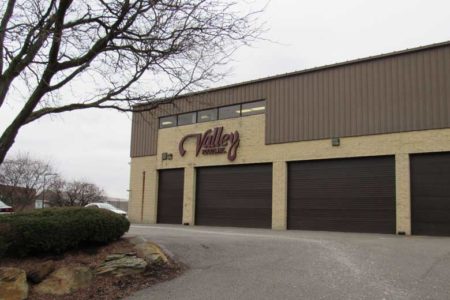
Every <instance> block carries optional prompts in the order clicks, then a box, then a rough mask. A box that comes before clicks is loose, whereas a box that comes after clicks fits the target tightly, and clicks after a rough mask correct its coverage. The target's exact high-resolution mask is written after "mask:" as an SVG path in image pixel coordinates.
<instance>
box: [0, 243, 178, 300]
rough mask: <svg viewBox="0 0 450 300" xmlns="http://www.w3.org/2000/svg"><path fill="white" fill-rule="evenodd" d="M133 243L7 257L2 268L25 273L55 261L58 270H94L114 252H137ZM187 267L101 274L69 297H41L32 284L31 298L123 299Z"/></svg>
mask: <svg viewBox="0 0 450 300" xmlns="http://www.w3.org/2000/svg"><path fill="white" fill-rule="evenodd" d="M133 251H134V249H133V244H131V243H130V242H129V241H128V239H126V238H122V239H120V240H118V241H116V242H113V243H111V244H109V245H106V246H98V247H88V248H82V249H78V250H73V251H69V252H66V253H65V254H64V255H60V256H41V257H27V258H3V259H0V266H1V267H15V268H20V269H24V270H25V271H28V270H32V269H36V268H39V265H40V264H41V263H43V262H45V261H48V260H52V261H53V262H54V264H55V269H58V268H60V267H63V266H79V265H84V266H88V267H90V268H92V269H94V268H95V267H97V266H98V265H99V264H101V263H102V262H103V261H104V260H105V258H106V256H108V255H109V254H113V253H130V252H133ZM184 270H185V267H184V266H183V265H182V264H180V263H178V262H175V261H171V262H170V264H155V263H154V264H151V265H149V266H148V267H147V269H146V270H145V271H144V273H142V274H135V275H127V276H122V277H115V276H113V275H111V274H104V275H97V276H95V277H94V279H93V280H92V283H91V285H90V286H89V287H87V288H84V289H80V290H78V291H76V292H74V293H72V294H69V295H65V296H53V295H52V296H49V295H39V294H37V293H34V292H33V289H32V288H31V284H30V293H29V296H28V299H31V300H44V299H45V300H47V299H50V298H51V299H57V300H59V299H61V300H69V299H70V300H71V299H74V300H75V299H76V300H85V299H86V300H88V299H89V300H93V299H95V300H96V299H108V300H109V299H121V298H123V297H126V296H128V295H131V294H132V293H133V292H135V291H138V290H141V289H144V288H146V287H149V286H151V285H154V284H156V283H159V282H162V281H166V280H170V279H173V278H175V277H177V276H178V275H180V274H181V273H182V272H183V271H184Z"/></svg>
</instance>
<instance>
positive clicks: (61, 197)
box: [42, 176, 67, 207]
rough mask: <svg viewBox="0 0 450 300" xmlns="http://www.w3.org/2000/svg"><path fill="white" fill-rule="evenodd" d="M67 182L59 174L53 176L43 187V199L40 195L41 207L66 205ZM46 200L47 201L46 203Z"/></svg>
mask: <svg viewBox="0 0 450 300" xmlns="http://www.w3.org/2000/svg"><path fill="white" fill-rule="evenodd" d="M66 187H67V182H66V181H65V180H64V179H62V178H61V177H60V176H57V177H55V178H54V179H53V180H52V181H51V182H50V183H49V184H48V185H47V187H46V189H45V199H44V197H42V198H43V199H42V201H43V203H42V207H46V206H47V204H49V205H50V206H66V202H67V196H66ZM46 202H47V203H46Z"/></svg>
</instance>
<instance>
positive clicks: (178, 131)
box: [130, 115, 450, 234]
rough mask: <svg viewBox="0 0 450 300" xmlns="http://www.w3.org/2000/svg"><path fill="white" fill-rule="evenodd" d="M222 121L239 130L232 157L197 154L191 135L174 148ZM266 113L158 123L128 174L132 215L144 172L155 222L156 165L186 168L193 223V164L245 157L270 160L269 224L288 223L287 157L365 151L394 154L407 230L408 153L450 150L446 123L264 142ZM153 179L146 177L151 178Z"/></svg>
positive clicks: (400, 214)
mask: <svg viewBox="0 0 450 300" xmlns="http://www.w3.org/2000/svg"><path fill="white" fill-rule="evenodd" d="M216 126H224V132H231V131H233V132H234V131H235V130H238V131H239V134H240V139H241V142H240V146H239V149H238V154H237V158H236V160H235V161H234V162H230V161H228V160H227V157H226V155H225V154H222V155H220V154H219V155H202V154H200V155H199V156H198V157H196V156H195V140H194V139H190V140H188V141H187V142H186V143H185V149H186V151H187V152H186V155H185V156H184V157H181V156H180V154H179V153H178V142H179V141H180V139H181V138H182V137H183V136H185V135H186V134H192V133H203V132H204V131H205V130H207V129H212V128H214V127H216ZM264 134H265V117H264V115H256V116H249V117H243V118H236V119H229V120H220V121H215V122H206V123H199V124H193V125H187V126H179V127H173V128H165V129H160V130H159V134H158V154H157V155H156V156H151V157H141V158H133V159H132V163H131V176H130V178H131V179H130V190H131V191H130V218H131V220H132V221H140V207H141V205H142V204H141V203H142V202H141V199H142V192H141V191H140V189H142V182H141V180H142V172H143V171H144V170H145V171H146V174H147V175H146V176H147V182H148V185H146V188H145V193H144V220H143V221H144V222H150V223H154V222H156V211H155V210H156V199H157V191H156V188H157V178H156V177H157V172H156V170H157V169H166V168H186V167H187V170H189V171H186V175H187V176H186V178H185V179H187V180H186V181H185V192H184V197H185V199H184V205H185V209H187V211H185V212H184V214H183V222H185V221H186V222H188V221H189V223H191V224H192V223H193V220H194V218H195V216H194V211H195V199H194V198H195V173H194V170H195V169H194V168H195V167H200V166H211V165H229V164H246V163H262V162H275V163H274V175H276V176H274V182H273V183H274V187H273V188H274V189H273V190H274V192H273V196H274V197H273V201H274V202H273V216H272V221H273V228H274V229H284V228H286V181H285V180H284V183H282V182H281V178H283V177H284V178H286V173H285V172H286V170H285V168H286V167H285V165H286V163H285V162H287V161H296V160H311V159H327V158H344V157H358V156H359V157H363V156H379V155H395V156H396V185H397V190H396V196H397V229H398V231H404V232H406V233H407V234H409V233H410V231H411V229H410V227H411V226H410V218H411V217H410V214H411V213H410V191H409V189H410V187H409V160H408V154H410V153H422V152H438V151H450V129H438V130H426V131H414V132H404V133H391V134H380V135H372V136H361V137H346V138H341V145H340V146H339V147H332V145H331V141H330V140H329V139H326V140H316V141H304V142H293V143H285V144H272V145H265V142H264V141H265V139H264ZM163 152H168V153H172V154H173V160H166V161H162V160H161V154H162V153H163ZM152 180H153V182H150V181H152Z"/></svg>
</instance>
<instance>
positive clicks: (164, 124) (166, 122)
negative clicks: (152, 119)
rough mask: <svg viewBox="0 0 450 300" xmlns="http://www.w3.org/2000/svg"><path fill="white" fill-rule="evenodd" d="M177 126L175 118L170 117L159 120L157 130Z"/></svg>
mask: <svg viewBox="0 0 450 300" xmlns="http://www.w3.org/2000/svg"><path fill="white" fill-rule="evenodd" d="M174 126H177V117H176V116H170V117H164V118H160V119H159V128H168V127H174Z"/></svg>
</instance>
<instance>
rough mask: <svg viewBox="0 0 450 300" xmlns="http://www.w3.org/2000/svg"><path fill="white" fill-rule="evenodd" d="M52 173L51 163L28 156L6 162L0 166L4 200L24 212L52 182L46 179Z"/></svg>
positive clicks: (0, 180) (23, 155)
mask: <svg viewBox="0 0 450 300" xmlns="http://www.w3.org/2000/svg"><path fill="white" fill-rule="evenodd" d="M50 173H54V170H53V168H52V166H51V165H50V164H49V163H47V162H44V161H40V160H36V159H33V158H31V157H30V156H29V155H28V154H20V155H18V156H17V157H15V158H13V159H7V160H5V161H4V162H3V164H1V165H0V184H1V185H3V186H2V196H3V199H4V200H5V201H6V202H8V204H10V205H11V206H13V207H14V208H15V209H17V210H22V209H23V208H24V207H26V206H28V205H31V204H32V203H33V201H34V200H35V199H36V196H37V195H38V194H39V193H41V192H42V191H43V189H44V188H45V185H46V183H48V182H49V181H50V180H51V178H48V177H47V178H46V176H47V175H48V174H50ZM46 181H47V182H46Z"/></svg>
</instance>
